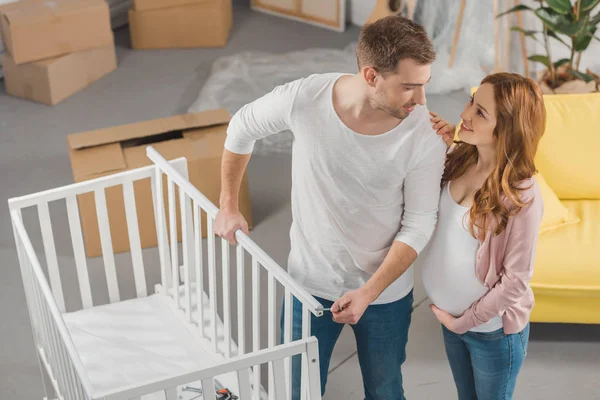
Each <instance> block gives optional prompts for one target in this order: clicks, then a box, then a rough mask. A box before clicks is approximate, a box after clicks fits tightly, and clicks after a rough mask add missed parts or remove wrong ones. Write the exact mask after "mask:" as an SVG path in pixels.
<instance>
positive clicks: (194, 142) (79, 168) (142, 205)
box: [67, 109, 252, 257]
mask: <svg viewBox="0 0 600 400" xmlns="http://www.w3.org/2000/svg"><path fill="white" fill-rule="evenodd" d="M229 120H230V115H229V113H228V112H227V110H225V109H218V110H211V111H206V112H201V113H194V114H185V115H178V116H173V117H168V118H162V119H157V120H151V121H144V122H139V123H135V124H129V125H122V126H116V127H112V128H106V129H100V130H96V131H90V132H84V133H78V134H72V135H69V136H68V137H67V141H68V145H69V155H70V159H71V167H72V170H73V178H74V180H75V182H82V181H85V180H88V179H92V178H96V177H100V176H105V175H110V174H114V173H117V172H122V171H127V170H130V169H135V168H139V167H143V166H147V165H152V161H150V160H149V159H148V157H147V156H146V146H148V145H152V146H153V147H154V148H155V149H156V150H157V151H158V152H159V153H161V154H162V155H163V157H165V158H166V159H168V160H172V159H175V158H179V157H186V159H187V162H188V171H189V179H190V181H191V182H192V184H193V185H195V186H196V187H197V188H198V190H200V191H201V192H202V193H203V194H204V195H205V196H206V197H207V198H208V199H209V200H210V201H212V202H213V203H214V204H215V205H217V206H218V205H219V196H220V191H221V155H222V153H223V145H224V143H225V138H226V129H227V125H228V123H229ZM163 188H164V199H165V203H164V204H165V207H167V204H168V203H167V201H168V197H167V184H166V179H165V180H164V181H163ZM134 193H135V201H136V208H137V216H138V222H139V231H140V240H141V244H142V247H143V248H147V247H154V246H156V245H157V238H156V225H155V219H154V208H153V207H154V206H153V202H152V190H151V185H150V180H149V179H146V180H143V181H138V182H136V183H135V184H134ZM106 201H107V208H108V217H109V221H110V225H111V227H110V232H111V237H112V242H113V249H114V251H115V252H117V253H118V252H124V251H128V250H129V236H128V233H127V222H126V216H125V206H124V201H123V190H122V187H121V186H115V187H111V188H108V189H106ZM78 202H79V212H80V216H81V223H82V227H83V233H84V238H85V246H86V252H87V255H88V257H96V256H99V255H101V254H102V249H101V245H100V234H99V230H98V221H97V216H96V206H95V200H94V195H93V193H86V194H85V195H82V196H79V198H78ZM176 204H177V209H179V200H176ZM240 211H241V213H242V214H243V215H244V216H245V218H246V220H247V221H248V225H249V227H250V228H251V227H252V215H251V208H250V194H249V191H248V179H247V175H246V174H244V177H243V180H242V185H241V189H240ZM177 221H180V216H179V211H178V216H177ZM167 223H168V214H167ZM177 225H178V226H177V231H178V240H181V226H180V223H178V224H177ZM202 236H203V237H206V218H205V216H203V227H202Z"/></svg>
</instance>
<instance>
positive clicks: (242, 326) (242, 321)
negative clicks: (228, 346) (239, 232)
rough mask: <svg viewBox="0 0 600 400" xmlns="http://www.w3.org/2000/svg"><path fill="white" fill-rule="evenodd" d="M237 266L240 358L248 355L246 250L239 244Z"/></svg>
mask: <svg viewBox="0 0 600 400" xmlns="http://www.w3.org/2000/svg"><path fill="white" fill-rule="evenodd" d="M236 260H237V261H236V264H237V308H238V356H239V355H242V354H246V318H245V311H246V307H245V304H244V301H245V299H246V291H245V290H244V289H245V283H246V278H245V275H246V274H245V271H244V248H243V247H242V245H240V244H239V243H238V245H237V247H236Z"/></svg>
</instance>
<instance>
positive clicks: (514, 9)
mask: <svg viewBox="0 0 600 400" xmlns="http://www.w3.org/2000/svg"><path fill="white" fill-rule="evenodd" d="M527 10H528V11H533V8H531V7H527V6H526V5H523V4H519V5H518V6H516V7H513V8H511V9H510V10H506V11H504V12H503V13H500V14H498V15H496V18H500V17H501V16H503V15H506V14H511V13H514V12H518V11H527Z"/></svg>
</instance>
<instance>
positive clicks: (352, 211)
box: [225, 73, 446, 304]
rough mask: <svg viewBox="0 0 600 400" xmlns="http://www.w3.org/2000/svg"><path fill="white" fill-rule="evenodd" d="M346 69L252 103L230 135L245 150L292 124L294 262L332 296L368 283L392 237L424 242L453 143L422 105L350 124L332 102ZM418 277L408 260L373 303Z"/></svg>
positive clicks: (293, 269) (307, 281) (291, 266)
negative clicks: (382, 121)
mask: <svg viewBox="0 0 600 400" xmlns="http://www.w3.org/2000/svg"><path fill="white" fill-rule="evenodd" d="M340 76H342V74H339V73H334V74H320V75H311V76H309V77H307V78H303V79H299V80H296V81H293V82H290V83H287V84H285V85H281V86H279V87H277V88H275V89H274V90H273V91H271V92H270V93H268V94H266V95H265V96H263V97H261V98H259V99H257V100H256V101H254V102H252V103H250V104H247V105H245V106H244V107H242V108H241V109H240V110H239V111H238V112H237V113H236V114H235V115H234V116H233V118H232V120H231V122H230V124H229V128H228V136H227V140H226V142H225V148H226V149H228V150H229V151H231V152H234V153H237V154H248V153H250V152H252V149H253V146H254V143H255V141H256V140H258V139H261V138H264V137H266V136H268V135H271V134H275V133H278V132H281V131H284V130H287V129H289V130H291V131H292V132H293V133H294V144H293V150H292V199H291V203H292V216H293V223H292V227H291V230H290V238H291V251H290V255H289V259H288V271H289V273H290V274H291V276H292V277H293V278H295V279H296V280H297V281H298V282H299V283H300V284H301V285H303V286H304V287H305V288H306V289H307V290H308V291H309V292H310V293H311V294H313V295H315V296H319V297H322V298H325V299H327V300H331V301H334V300H336V299H338V298H339V297H341V296H342V295H343V294H344V293H346V292H347V291H350V290H354V289H358V288H360V287H361V286H362V285H364V284H365V283H366V282H367V281H368V280H369V278H371V276H372V275H373V274H374V273H375V271H376V270H377V269H378V268H379V267H380V265H381V263H382V262H383V260H384V258H385V257H386V255H387V253H388V251H389V249H390V247H391V245H392V243H393V241H394V240H399V241H402V242H404V243H406V244H408V245H409V246H411V247H412V248H414V249H415V250H416V251H417V252H420V251H421V250H422V249H423V247H424V246H425V245H426V244H427V241H428V240H429V238H430V236H431V233H432V232H433V229H434V228H435V223H436V219H437V206H438V201H439V193H440V180H441V175H442V172H443V168H444V158H445V151H446V146H445V144H444V143H443V141H442V139H441V138H440V137H439V136H437V135H436V134H435V132H434V130H433V128H432V127H431V123H430V121H429V119H430V117H429V111H428V110H427V108H426V107H422V106H417V107H416V108H415V110H414V111H413V112H412V113H411V114H410V116H409V117H408V118H406V119H405V120H404V121H402V122H401V123H400V124H399V125H398V126H397V127H395V128H394V129H392V130H390V131H389V132H386V133H384V134H381V135H376V136H367V135H361V134H358V133H356V132H354V131H352V130H350V129H349V128H348V127H347V126H346V125H345V124H344V123H343V122H342V121H341V119H340V118H339V116H338V115H337V113H336V112H335V110H334V107H333V101H332V94H333V90H332V89H333V85H334V83H335V81H336V80H337V79H338V78H339V77H340ZM412 287H413V272H412V269H409V270H408V271H406V272H405V273H404V274H403V275H402V276H401V277H400V278H399V279H398V280H396V282H394V283H393V284H392V285H390V286H389V287H388V288H387V289H386V290H385V291H384V292H383V293H382V294H381V295H380V296H379V298H378V299H377V300H376V301H375V303H374V304H381V303H389V302H393V301H396V300H399V299H401V298H402V297H404V296H405V295H407V294H408V293H409V292H410V290H411V289H412Z"/></svg>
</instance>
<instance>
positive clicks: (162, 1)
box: [133, 0, 219, 11]
mask: <svg viewBox="0 0 600 400" xmlns="http://www.w3.org/2000/svg"><path fill="white" fill-rule="evenodd" d="M218 1H219V0H216V1H215V0H133V9H134V10H135V11H148V10H157V9H160V8H171V7H179V6H187V5H194V4H203V3H210V2H213V3H215V2H218Z"/></svg>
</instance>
